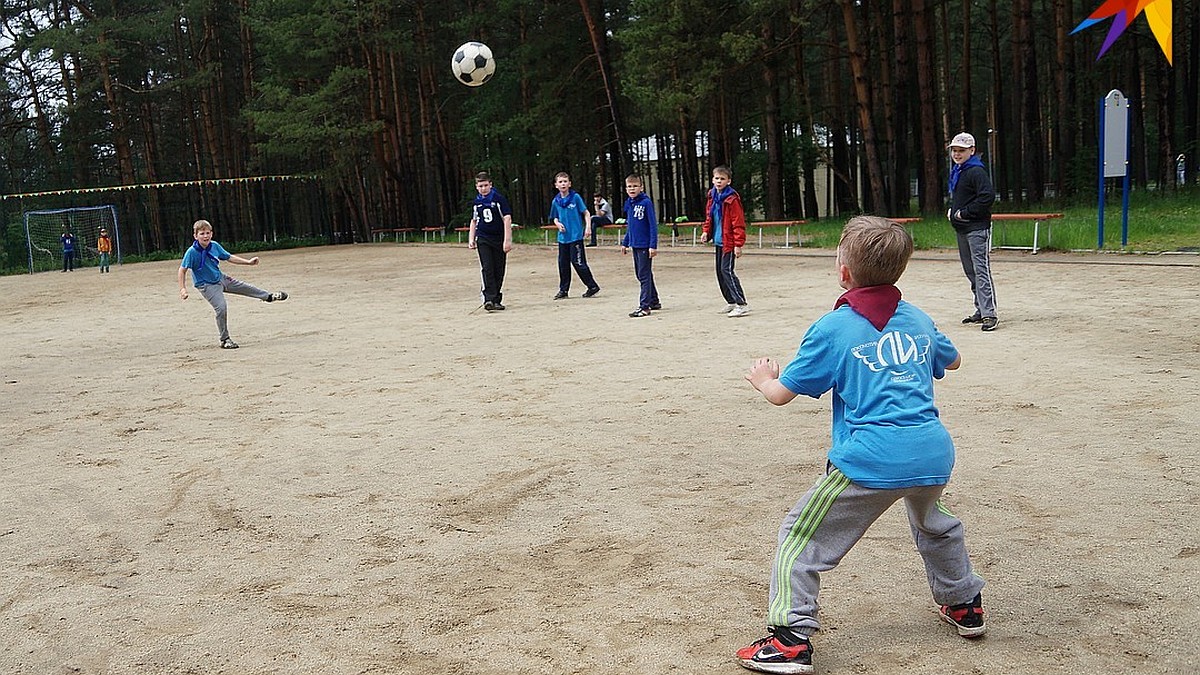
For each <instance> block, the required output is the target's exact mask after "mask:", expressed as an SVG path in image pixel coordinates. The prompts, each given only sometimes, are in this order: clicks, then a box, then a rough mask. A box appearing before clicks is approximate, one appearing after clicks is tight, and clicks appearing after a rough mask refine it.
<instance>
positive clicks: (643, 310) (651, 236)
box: [621, 175, 662, 317]
mask: <svg viewBox="0 0 1200 675" xmlns="http://www.w3.org/2000/svg"><path fill="white" fill-rule="evenodd" d="M625 193H626V194H627V195H629V197H628V198H627V199H626V200H625V209H624V211H625V223H626V227H625V238H624V239H623V240H622V241H621V254H622V255H624V254H625V253H626V252H628V251H630V250H632V251H633V273H634V274H635V275H637V280H638V285H639V286H640V287H641V290H640V293H639V295H638V306H637V309H635V310H633V311H632V312H630V313H629V316H631V317H640V316H650V312H652V311H655V310H659V309H662V304H660V303H659V301H658V288H657V287H656V286H655V285H654V269H653V267H652V261H653V260H654V256H655V255H657V254H658V217H657V216H656V215H655V214H654V202H652V201H650V196H649V195H647V194H646V191H645V189H644V188H643V186H642V177H641V176H637V175H630V176H628V177H626V178H625Z"/></svg>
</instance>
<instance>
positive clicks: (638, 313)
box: [629, 307, 650, 319]
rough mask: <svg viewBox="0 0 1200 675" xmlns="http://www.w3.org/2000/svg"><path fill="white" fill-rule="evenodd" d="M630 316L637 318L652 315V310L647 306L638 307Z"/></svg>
mask: <svg viewBox="0 0 1200 675" xmlns="http://www.w3.org/2000/svg"><path fill="white" fill-rule="evenodd" d="M629 316H631V317H633V318H635V319H636V318H638V317H639V316H650V310H648V309H646V308H645V307H638V308H637V309H635V310H633V311H632V312H630V313H629Z"/></svg>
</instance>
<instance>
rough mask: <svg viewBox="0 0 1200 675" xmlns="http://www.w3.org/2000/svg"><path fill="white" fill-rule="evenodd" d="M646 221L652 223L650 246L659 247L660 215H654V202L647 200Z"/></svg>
mask: <svg viewBox="0 0 1200 675" xmlns="http://www.w3.org/2000/svg"><path fill="white" fill-rule="evenodd" d="M646 222H647V223H649V224H650V248H658V216H656V215H654V202H652V201H648V200H647V201H646Z"/></svg>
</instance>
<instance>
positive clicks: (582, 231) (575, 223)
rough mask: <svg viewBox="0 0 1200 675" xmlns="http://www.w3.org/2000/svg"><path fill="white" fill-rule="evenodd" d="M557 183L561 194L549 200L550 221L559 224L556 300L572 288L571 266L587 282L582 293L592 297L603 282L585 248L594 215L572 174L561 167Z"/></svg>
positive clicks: (556, 185)
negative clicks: (575, 187)
mask: <svg viewBox="0 0 1200 675" xmlns="http://www.w3.org/2000/svg"><path fill="white" fill-rule="evenodd" d="M554 187H555V188H557V189H558V194H557V195H554V199H552V200H551V201H550V222H552V223H554V225H555V226H556V227H557V228H558V293H557V294H555V296H554V299H555V300H562V299H563V298H565V297H567V293H568V292H569V291H570V290H571V268H572V267H574V268H575V273H576V274H578V275H579V280H580V281H582V282H583V284H584V285H585V286H587V290H586V291H584V292H583V297H585V298H590V297H592V296H593V295H595V294H597V293H599V292H600V285H599V284H597V283H596V279H595V278H594V277H593V276H592V270H591V269H590V268H589V267H588V264H587V254H585V253H584V251H583V238H584V237H587V236H589V235H591V233H592V215H591V214H590V213H588V209H587V204H585V203H584V202H583V197H580V196H579V193H578V192H575V191H574V190H572V189H571V175H570V174H569V173H567V172H565V171H560V172H558V174H556V175H555V176H554Z"/></svg>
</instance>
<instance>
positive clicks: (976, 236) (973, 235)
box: [954, 228, 996, 317]
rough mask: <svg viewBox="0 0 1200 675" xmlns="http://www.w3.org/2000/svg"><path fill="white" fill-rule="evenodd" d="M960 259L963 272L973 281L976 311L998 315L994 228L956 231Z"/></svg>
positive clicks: (972, 287)
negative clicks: (993, 273)
mask: <svg viewBox="0 0 1200 675" xmlns="http://www.w3.org/2000/svg"><path fill="white" fill-rule="evenodd" d="M954 234H955V236H956V237H957V238H958V259H959V261H960V262H962V268H963V274H966V275H967V280H968V281H970V282H971V294H972V295H973V296H975V312H976V313H977V314H979V316H982V317H988V316H993V317H994V316H996V287H995V286H993V285H992V229H991V228H988V229H986V230H976V231H974V232H957V231H956V232H955V233H954Z"/></svg>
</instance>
